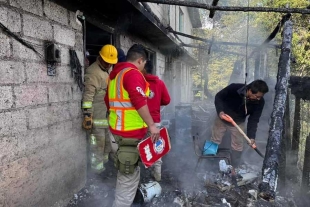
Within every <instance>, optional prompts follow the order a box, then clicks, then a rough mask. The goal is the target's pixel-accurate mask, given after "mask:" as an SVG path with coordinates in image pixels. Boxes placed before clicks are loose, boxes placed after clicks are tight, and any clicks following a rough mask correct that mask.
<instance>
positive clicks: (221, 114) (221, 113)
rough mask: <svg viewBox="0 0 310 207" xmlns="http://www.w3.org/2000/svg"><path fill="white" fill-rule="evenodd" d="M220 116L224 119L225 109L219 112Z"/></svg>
mask: <svg viewBox="0 0 310 207" xmlns="http://www.w3.org/2000/svg"><path fill="white" fill-rule="evenodd" d="M219 117H220V118H221V119H224V118H225V113H224V112H223V111H221V112H220V113H219Z"/></svg>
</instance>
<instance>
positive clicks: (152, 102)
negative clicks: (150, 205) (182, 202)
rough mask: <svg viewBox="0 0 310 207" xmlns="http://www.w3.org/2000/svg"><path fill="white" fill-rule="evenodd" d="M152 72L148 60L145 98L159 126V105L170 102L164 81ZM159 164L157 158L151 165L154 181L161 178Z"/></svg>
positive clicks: (145, 74) (145, 70) (145, 73)
mask: <svg viewBox="0 0 310 207" xmlns="http://www.w3.org/2000/svg"><path fill="white" fill-rule="evenodd" d="M152 73H153V63H152V62H151V61H150V60H148V61H147V62H146V64H145V67H144V70H143V74H144V77H145V79H146V81H147V82H148V83H149V84H150V95H149V97H148V99H147V105H148V107H149V110H150V113H151V116H152V118H153V120H154V122H155V124H156V126H158V127H160V121H161V119H160V106H166V105H168V104H169V103H170V95H169V92H168V90H167V87H166V85H165V83H164V82H163V81H162V80H160V79H159V77H158V76H156V75H152ZM161 165H162V160H161V159H159V160H158V161H156V162H155V163H154V165H153V166H152V167H153V172H152V175H153V176H154V178H155V180H156V181H160V180H161Z"/></svg>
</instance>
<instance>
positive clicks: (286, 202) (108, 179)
mask: <svg viewBox="0 0 310 207" xmlns="http://www.w3.org/2000/svg"><path fill="white" fill-rule="evenodd" d="M163 161H164V164H163V167H162V181H160V182H159V183H160V185H161V187H162V192H161V194H160V196H159V197H156V198H153V199H152V201H151V202H149V203H143V202H142V200H143V199H141V198H140V199H139V198H138V199H137V198H136V199H135V203H134V204H133V206H134V207H138V206H141V207H207V206H210V207H211V206H232V207H233V206H234V207H237V206H238V207H239V206H240V207H242V206H249V207H251V206H253V207H254V206H290V207H293V206H297V205H296V204H295V203H294V201H292V199H288V198H287V197H277V200H276V201H275V202H273V203H270V202H265V201H262V200H257V191H258V184H259V182H260V176H259V175H260V173H261V172H260V168H259V167H258V166H255V165H250V164H247V163H246V164H244V165H241V166H240V168H239V169H236V172H237V175H238V176H237V181H238V184H239V183H240V184H241V186H239V187H234V186H233V184H232V183H233V182H232V179H231V177H230V175H229V173H227V174H225V173H223V172H220V170H219V167H218V164H219V163H218V161H206V162H205V163H204V165H200V167H199V169H198V168H195V167H196V163H195V162H187V161H182V157H180V155H179V154H178V153H169V154H168V155H167V156H166V157H165V158H164V159H163ZM196 161H197V159H196ZM116 173H117V171H116V169H115V168H114V166H113V163H112V161H110V162H109V163H108V166H107V169H106V171H105V172H103V173H102V174H100V175H91V176H90V177H89V179H88V182H87V184H86V186H85V188H83V189H82V190H81V191H80V192H78V193H77V194H75V195H74V196H73V198H72V200H71V201H70V203H69V204H68V205H67V207H86V206H88V207H89V206H91V207H97V206H98V207H99V206H100V207H111V206H112V203H113V200H114V189H115V184H116ZM249 174H250V175H251V176H253V175H255V178H253V177H251V178H246V179H251V180H250V182H249V183H247V184H244V183H242V180H243V177H244V176H245V175H249ZM245 177H246V176H245ZM151 180H153V178H152V176H151V169H145V168H144V167H143V166H141V179H140V181H141V183H147V182H149V181H151ZM223 189H226V190H223Z"/></svg>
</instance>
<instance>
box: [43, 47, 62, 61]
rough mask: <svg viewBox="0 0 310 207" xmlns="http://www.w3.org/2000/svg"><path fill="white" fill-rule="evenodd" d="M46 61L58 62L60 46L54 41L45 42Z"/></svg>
mask: <svg viewBox="0 0 310 207" xmlns="http://www.w3.org/2000/svg"><path fill="white" fill-rule="evenodd" d="M46 62H54V63H60V62H61V59H60V48H59V46H57V45H56V44H54V43H47V44H46Z"/></svg>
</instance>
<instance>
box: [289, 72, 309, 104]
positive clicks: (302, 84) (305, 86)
mask: <svg viewBox="0 0 310 207" xmlns="http://www.w3.org/2000/svg"><path fill="white" fill-rule="evenodd" d="M289 83H290V85H289V87H290V88H291V93H292V94H294V95H295V96H296V98H297V97H299V98H301V99H304V100H310V93H309V90H310V77H300V76H291V77H290V81H289Z"/></svg>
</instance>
